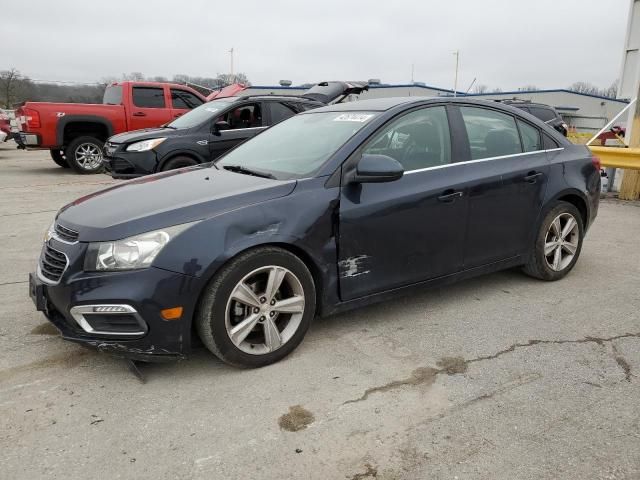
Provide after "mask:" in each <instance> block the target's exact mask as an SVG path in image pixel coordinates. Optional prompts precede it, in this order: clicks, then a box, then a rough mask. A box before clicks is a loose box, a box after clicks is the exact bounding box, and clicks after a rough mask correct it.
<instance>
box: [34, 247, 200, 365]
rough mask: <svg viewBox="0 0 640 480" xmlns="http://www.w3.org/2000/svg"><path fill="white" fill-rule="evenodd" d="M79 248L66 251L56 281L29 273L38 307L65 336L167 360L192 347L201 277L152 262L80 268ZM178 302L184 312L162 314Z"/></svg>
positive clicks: (139, 356) (92, 345)
mask: <svg viewBox="0 0 640 480" xmlns="http://www.w3.org/2000/svg"><path fill="white" fill-rule="evenodd" d="M49 242H51V243H53V245H54V247H55V248H58V249H60V250H62V249H63V248H64V247H65V246H64V245H61V244H60V242H56V240H55V239H51V240H49ZM80 245H81V244H80ZM76 247H77V245H76ZM82 250H83V252H81V253H80V254H75V255H73V254H71V253H70V252H69V251H67V252H65V253H66V254H67V256H68V258H69V265H68V267H67V270H66V271H65V273H64V274H63V275H62V277H61V279H60V281H59V283H57V284H51V282H50V280H48V279H47V278H46V277H44V276H43V275H42V274H41V272H40V271H38V272H36V273H32V274H30V275H29V293H30V296H31V298H32V299H33V301H34V303H35V305H36V308H37V309H38V310H39V311H42V312H43V313H44V315H45V317H46V318H47V319H48V320H49V321H50V322H51V323H53V324H54V325H55V326H56V328H57V329H58V330H59V331H60V332H61V334H62V337H63V338H64V339H65V340H69V341H72V342H75V343H79V344H81V345H83V346H86V347H90V348H94V349H97V350H99V351H102V352H107V353H109V354H112V355H116V356H119V357H123V358H128V359H132V360H141V361H154V362H157V361H169V360H175V359H180V358H183V357H185V356H186V355H188V354H189V353H190V350H191V319H192V316H193V308H194V307H193V306H194V305H195V304H196V302H197V298H198V294H199V291H200V287H201V286H200V280H199V279H197V278H195V277H191V276H188V275H183V274H179V273H175V272H170V271H166V270H162V269H159V268H154V267H150V268H146V269H141V270H132V271H124V272H84V271H82V270H81V269H78V268H77V267H78V265H81V262H82V260H83V257H84V247H83V249H82ZM176 306H182V307H183V314H182V316H181V317H180V318H179V319H175V320H165V319H164V318H163V317H162V315H161V311H162V310H163V309H166V308H174V307H176Z"/></svg>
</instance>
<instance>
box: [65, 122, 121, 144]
mask: <svg viewBox="0 0 640 480" xmlns="http://www.w3.org/2000/svg"><path fill="white" fill-rule="evenodd" d="M91 134H95V136H96V137H97V138H99V139H101V140H105V141H106V140H107V138H109V137H110V136H112V135H113V125H112V124H111V122H110V121H109V120H107V119H105V118H102V117H97V116H94V115H69V116H65V117H62V118H60V119H59V120H58V124H57V126H56V143H57V144H58V146H65V145H68V143H69V142H70V141H71V140H73V138H75V137H78V136H82V135H91Z"/></svg>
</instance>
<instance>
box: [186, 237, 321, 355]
mask: <svg viewBox="0 0 640 480" xmlns="http://www.w3.org/2000/svg"><path fill="white" fill-rule="evenodd" d="M315 308H316V293H315V286H314V282H313V277H312V276H311V273H310V272H309V269H308V268H307V266H306V265H305V264H304V263H303V262H302V261H301V260H300V259H299V258H298V257H296V256H295V255H293V254H292V253H290V252H288V251H286V250H283V249H281V248H276V247H263V248H257V249H255V250H250V251H248V252H246V253H243V254H241V255H239V256H238V257H237V258H235V259H233V260H232V261H231V262H229V264H228V265H227V266H225V267H223V268H222V270H221V271H220V272H219V273H218V274H216V276H215V277H214V278H213V280H212V281H211V282H210V284H209V285H208V286H207V288H206V290H205V292H204V294H203V296H202V299H201V300H200V303H199V305H198V309H197V312H196V327H197V330H198V334H199V335H200V338H201V339H202V341H203V343H204V344H205V345H206V346H207V348H208V349H209V350H210V351H211V352H212V353H214V354H215V355H216V356H217V357H219V358H220V359H221V360H223V361H225V362H226V363H229V364H231V365H234V366H237V367H263V366H265V365H269V364H271V363H274V362H277V361H278V360H281V359H282V358H284V357H285V356H287V355H288V354H289V353H291V352H292V351H293V350H294V349H295V348H296V347H297V346H298V345H299V344H300V342H301V341H302V339H303V338H304V336H305V334H306V332H307V329H308V328H309V325H310V323H311V320H312V319H313V317H314V315H315Z"/></svg>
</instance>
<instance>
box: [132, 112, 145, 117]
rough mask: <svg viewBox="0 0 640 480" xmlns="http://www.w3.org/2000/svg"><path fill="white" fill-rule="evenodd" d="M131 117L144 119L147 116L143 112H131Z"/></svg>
mask: <svg viewBox="0 0 640 480" xmlns="http://www.w3.org/2000/svg"><path fill="white" fill-rule="evenodd" d="M132 115H133V116H134V117H146V116H147V114H146V113H144V112H133V113H132Z"/></svg>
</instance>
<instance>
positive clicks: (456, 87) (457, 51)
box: [453, 50, 460, 97]
mask: <svg viewBox="0 0 640 480" xmlns="http://www.w3.org/2000/svg"><path fill="white" fill-rule="evenodd" d="M453 54H454V55H455V56H456V75H455V77H454V79H453V96H454V97H456V96H457V95H458V64H459V60H460V50H456V51H455V52H453Z"/></svg>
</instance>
